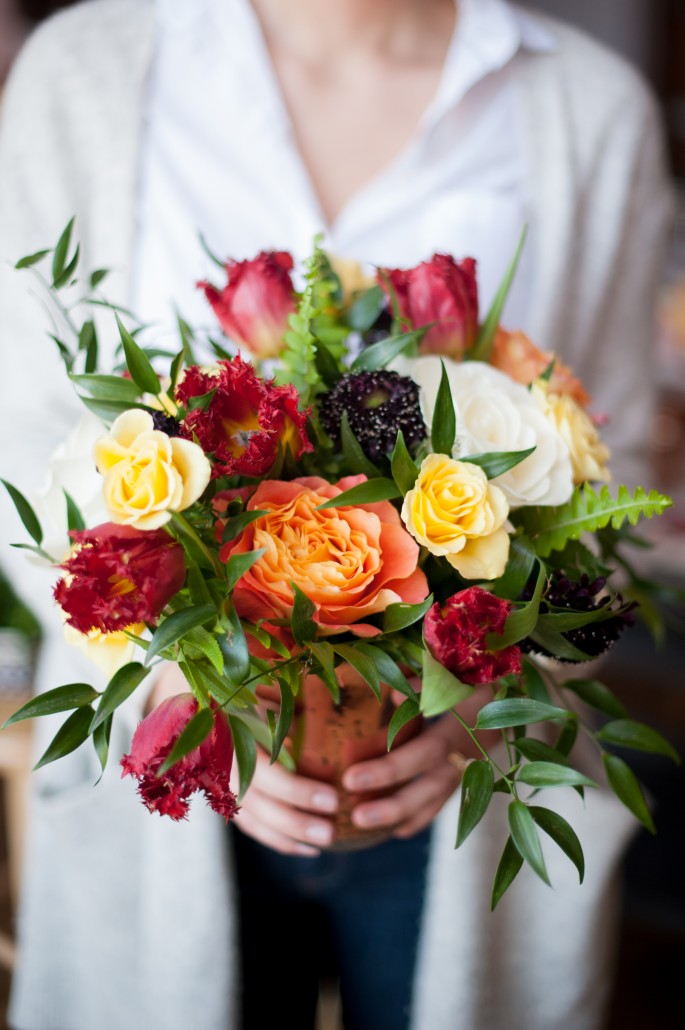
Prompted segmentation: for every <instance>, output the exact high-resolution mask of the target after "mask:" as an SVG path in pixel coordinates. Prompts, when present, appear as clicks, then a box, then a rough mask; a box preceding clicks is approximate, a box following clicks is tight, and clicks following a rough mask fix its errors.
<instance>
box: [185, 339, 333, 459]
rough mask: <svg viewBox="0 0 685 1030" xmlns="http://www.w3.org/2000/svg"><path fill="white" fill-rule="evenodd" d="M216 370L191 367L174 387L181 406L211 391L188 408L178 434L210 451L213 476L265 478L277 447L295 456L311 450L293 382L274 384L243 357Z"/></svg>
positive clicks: (297, 456) (305, 414) (305, 416)
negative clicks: (206, 399) (205, 400)
mask: <svg viewBox="0 0 685 1030" xmlns="http://www.w3.org/2000/svg"><path fill="white" fill-rule="evenodd" d="M217 369H218V372H217V373H212V372H202V371H201V370H200V369H199V368H198V367H197V366H193V367H192V368H189V369H188V371H187V372H186V374H185V375H184V377H183V379H182V381H181V382H180V383H179V385H178V388H177V390H176V399H177V400H178V401H180V402H181V403H182V404H184V405H185V406H187V405H188V402H189V401H190V399H191V398H192V397H201V396H202V395H203V394H207V393H209V392H210V391H211V390H214V391H215V393H214V396H213V397H212V399H211V401H210V403H209V404H208V405H207V406H206V407H205V408H204V409H202V408H196V409H195V410H194V411H189V412H188V414H187V415H186V416H185V418H184V420H183V426H182V432H183V435H184V436H186V437H188V438H189V439H190V438H191V437H192V436H193V434H195V436H196V437H197V439H198V440H199V442H200V446H201V447H202V448H203V450H204V451H206V452H207V453H208V454H213V456H214V461H213V467H212V476H213V477H214V478H216V477H217V476H233V475H243V476H263V475H264V473H265V472H268V471H269V469H270V468H271V466H272V465H273V463H274V461H275V460H276V457H277V455H278V450H279V447H280V446H283V447H286V446H287V447H289V448H290V450H291V452H292V454H293V457H294V458H299V457H300V455H302V454H305V453H306V452H308V451H311V450H312V449H313V448H312V444H311V443H310V442H309V440H308V439H307V432H306V424H307V412H304V411H300V410H299V409H298V402H299V395H298V393H297V390H296V389H295V387H294V386H274V383H273V380H264V379H260V378H259V376H258V375H257V374H256V372H255V370H254V368H253V367H252V365H250V364H248V362H246V361H243V359H242V358H240V357H237V358H233V360H232V361H220V362H219V363H218V365H217Z"/></svg>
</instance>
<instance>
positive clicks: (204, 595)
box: [186, 555, 212, 606]
mask: <svg viewBox="0 0 685 1030" xmlns="http://www.w3.org/2000/svg"><path fill="white" fill-rule="evenodd" d="M186 568H187V570H188V575H187V578H186V586H187V588H188V592H189V594H190V600H191V601H192V602H193V604H194V605H196V606H197V605H203V604H212V595H211V592H210V590H209V587H208V586H207V581H206V579H205V577H204V576H203V575H202V572H201V571H200V568H199V566H198V565H197V564H196V563H195V562H194V561H191V560H190V559H189V558H188V556H187V555H186Z"/></svg>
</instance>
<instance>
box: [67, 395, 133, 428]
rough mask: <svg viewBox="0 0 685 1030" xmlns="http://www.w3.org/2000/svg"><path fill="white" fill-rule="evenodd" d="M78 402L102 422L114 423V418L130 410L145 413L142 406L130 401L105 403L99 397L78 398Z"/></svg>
mask: <svg viewBox="0 0 685 1030" xmlns="http://www.w3.org/2000/svg"><path fill="white" fill-rule="evenodd" d="M80 400H81V402H82V403H83V404H85V406H86V407H87V408H88V411H92V412H93V414H94V415H97V417H98V418H101V419H102V421H103V422H114V420H115V418H118V417H119V415H121V414H122V412H124V411H130V410H131V408H141V409H143V410H144V411H147V410H149V409H147V408H146V407H145V405H144V404H141V403H140V402H138V403H137V404H132V403H131V401H106V400H102V399H101V398H99V397H83V396H82V397H80Z"/></svg>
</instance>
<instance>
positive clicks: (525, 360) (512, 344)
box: [490, 326, 591, 408]
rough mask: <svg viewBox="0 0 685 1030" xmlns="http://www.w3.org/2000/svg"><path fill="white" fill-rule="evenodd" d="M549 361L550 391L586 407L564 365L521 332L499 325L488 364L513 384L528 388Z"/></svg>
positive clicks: (583, 394)
mask: <svg viewBox="0 0 685 1030" xmlns="http://www.w3.org/2000/svg"><path fill="white" fill-rule="evenodd" d="M551 361H554V368H553V370H552V375H551V378H550V381H549V388H550V391H551V392H552V393H560V394H568V396H569V397H572V398H573V400H574V401H575V402H576V404H580V406H581V407H583V408H586V407H587V406H588V404H589V403H590V400H591V397H590V395H589V393H587V392H586V390H585V389H584V387H583V384H582V383H581V381H580V379H577V378H576V376H574V374H573V372H572V371H571V369H570V368H569V367H568V365H564V364H563V363H562V362H561V361H559V360H558V359H556V360H555V355H554V354H552V352H551V351H544V350H539V349H538V348H537V347H536V346H535V344H534V343H533V341H532V340H531V339H529V338H528V337H527V336H526V334H525V333H520V332H517V333H510V332H508V331H507V330H506V329H502V327H501V326H500V328H499V329H498V330H497V332H496V333H495V339H494V341H493V344H492V352H491V354H490V364H491V365H494V366H495V368H498V369H499V370H500V372H504V373H505V374H506V375H508V376H511V378H512V379H514V380H515V381H516V382H517V383H523V385H524V386H528V385H529V384H530V383H532V382H533V380H534V379H538V378H539V376H541V375H542V373H543V372H544V371H545V369H546V368H548V367H549V365H550V362H551Z"/></svg>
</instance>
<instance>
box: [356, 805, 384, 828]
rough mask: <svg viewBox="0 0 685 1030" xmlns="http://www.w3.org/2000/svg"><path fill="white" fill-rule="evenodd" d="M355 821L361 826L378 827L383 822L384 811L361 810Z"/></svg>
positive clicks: (376, 809)
mask: <svg viewBox="0 0 685 1030" xmlns="http://www.w3.org/2000/svg"><path fill="white" fill-rule="evenodd" d="M353 821H354V822H355V823H357V824H358V825H359V826H377V825H378V823H381V822H382V821H383V811H382V809H380V808H360V809H359V810H358V811H356V812H355V813H354V815H353Z"/></svg>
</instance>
